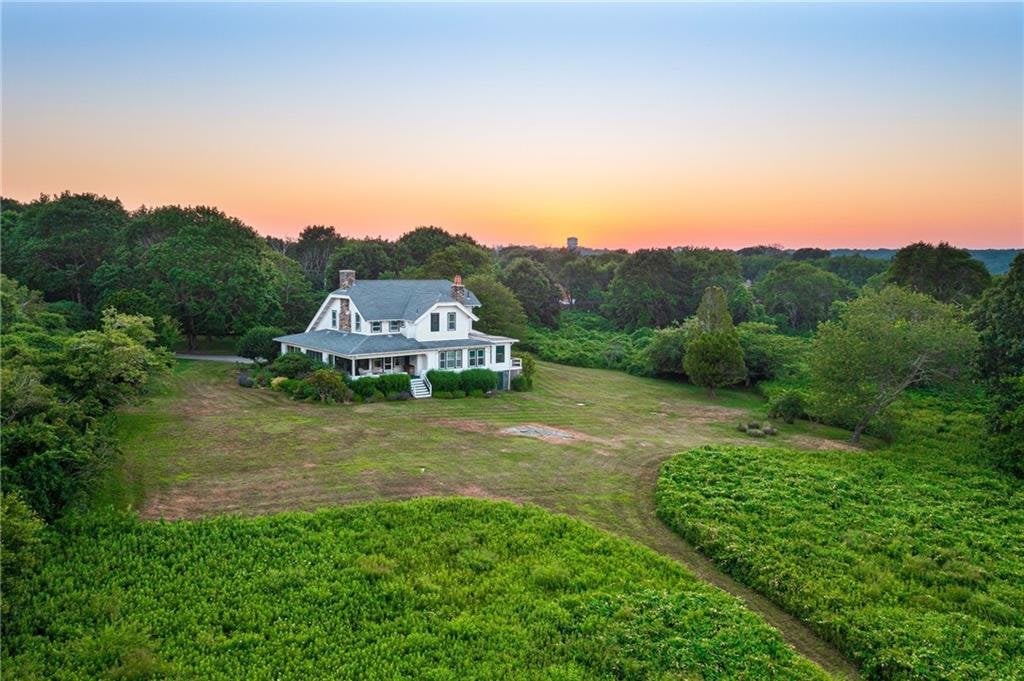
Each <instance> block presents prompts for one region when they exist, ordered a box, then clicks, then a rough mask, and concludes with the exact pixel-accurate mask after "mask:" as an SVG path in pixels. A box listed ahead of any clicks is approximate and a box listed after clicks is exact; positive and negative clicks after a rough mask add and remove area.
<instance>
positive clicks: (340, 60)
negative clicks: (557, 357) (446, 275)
mask: <svg viewBox="0 0 1024 681" xmlns="http://www.w3.org/2000/svg"><path fill="white" fill-rule="evenodd" d="M2 11H3V79H4V80H3V106H4V121H3V133H4V138H3V152H4V179H3V191H4V193H5V195H11V196H15V197H17V198H30V197H32V196H35V195H37V194H38V193H40V192H55V191H60V190H62V189H65V188H67V189H72V190H77V191H95V192H98V193H104V194H108V195H117V196H120V197H121V198H122V199H123V200H124V201H125V202H126V204H129V205H130V206H134V205H138V204H141V203H146V204H150V205H152V204H157V203H168V202H174V203H212V204H215V205H218V206H220V207H222V208H223V209H224V210H226V211H228V212H230V213H232V214H235V215H238V216H240V217H242V218H243V219H245V220H247V221H248V222H250V223H251V224H253V226H255V227H257V228H258V229H260V230H261V231H265V232H273V233H294V232H297V231H298V230H299V229H301V227H302V226H303V225H304V224H307V223H311V222H316V223H330V224H336V225H337V226H338V227H339V228H342V229H343V230H345V231H349V232H351V233H384V234H391V233H393V232H400V231H402V230H404V229H407V228H408V227H410V226H412V225H415V224H420V223H440V224H444V225H446V226H450V227H452V228H453V229H458V230H460V231H461V230H468V231H471V232H474V233H476V234H478V235H480V236H481V238H484V239H485V240H488V241H494V242H500V241H505V240H508V239H507V238H506V236H507V235H509V233H510V232H515V233H517V234H523V235H525V236H524V237H523V238H522V239H521V240H532V241H535V242H543V241H552V242H557V241H559V240H560V238H561V235H562V234H563V233H564V232H567V231H572V232H575V233H578V234H579V235H580V236H581V237H582V238H584V239H585V240H589V242H590V243H594V244H600V245H609V246H615V245H626V246H636V245H664V244H668V243H696V244H705V243H707V244H715V245H742V244H744V243H749V242H755V241H759V240H764V239H772V240H774V241H781V242H785V243H787V244H788V245H801V244H804V243H812V242H813V243H818V244H825V245H835V246H842V245H879V246H881V245H898V244H899V243H900V242H903V241H906V240H911V239H917V238H925V239H930V240H937V239H940V238H945V239H948V240H951V241H954V242H959V243H963V244H965V245H972V246H978V245H983V244H982V242H983V241H984V242H985V243H986V244H991V245H1004V246H1011V245H1018V246H1019V245H1021V242H1022V241H1024V237H1022V235H1021V230H1022V214H1021V213H1022V210H1024V209H1022V208H1021V196H1020V189H1019V188H1020V186H1021V184H1024V177H1022V173H1024V171H1022V161H1021V153H1022V152H1021V148H1022V146H1024V140H1022V132H1021V126H1022V124H1021V120H1022V118H1024V108H1022V97H1024V84H1022V66H1021V64H1022V59H1024V57H1022V30H1024V29H1022V26H1024V13H1022V5H1021V4H998V5H980V4H971V5H955V4H941V5H922V4H894V5H886V4H849V5H805V4H788V5H768V4H763V5H741V4H734V5H696V4H685V5H666V4H658V5H581V4H559V5H544V4H530V5H294V4H289V5H272V4H261V5H252V4H225V5H206V4H203V5H199V4H193V5H186V4H175V5H130V4H107V5H56V4H54V5H40V4H9V3H5V4H4V5H3V10H2ZM773 237H777V238H773Z"/></svg>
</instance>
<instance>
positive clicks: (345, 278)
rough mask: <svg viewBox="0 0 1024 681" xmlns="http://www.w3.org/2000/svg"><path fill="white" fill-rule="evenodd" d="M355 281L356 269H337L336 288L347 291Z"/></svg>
mask: <svg viewBox="0 0 1024 681" xmlns="http://www.w3.org/2000/svg"><path fill="white" fill-rule="evenodd" d="M355 283H356V271H355V270H338V288H340V289H341V290H342V291H347V290H349V289H350V288H352V287H353V286H355Z"/></svg>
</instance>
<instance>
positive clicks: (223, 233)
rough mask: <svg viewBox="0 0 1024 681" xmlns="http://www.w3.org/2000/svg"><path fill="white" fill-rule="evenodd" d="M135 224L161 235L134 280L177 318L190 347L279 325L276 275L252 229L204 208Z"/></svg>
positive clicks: (156, 214) (152, 215)
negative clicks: (213, 338)
mask: <svg viewBox="0 0 1024 681" xmlns="http://www.w3.org/2000/svg"><path fill="white" fill-rule="evenodd" d="M133 222H141V223H146V225H147V226H148V230H147V231H149V232H151V233H158V234H161V235H166V238H163V239H162V240H160V241H158V242H156V243H154V244H153V245H152V246H150V247H149V248H148V249H146V250H145V251H143V253H142V255H141V261H140V263H139V266H138V268H137V270H136V275H135V276H136V277H137V278H138V280H139V281H140V285H141V286H142V287H143V288H144V290H145V291H146V292H147V293H148V294H149V295H150V296H152V297H153V298H154V299H157V300H161V301H163V303H164V304H165V305H167V306H168V308H169V309H170V311H171V314H173V316H174V317H175V318H177V319H178V320H179V322H180V323H181V326H182V331H183V333H184V334H185V338H186V339H187V340H188V343H189V347H191V348H194V347H196V342H197V339H198V337H199V336H200V335H201V334H205V335H217V336H220V335H237V334H240V333H243V332H245V331H246V330H247V329H249V328H251V327H253V326H256V325H257V324H260V323H268V322H269V323H276V322H278V321H279V320H280V319H281V317H282V315H283V311H282V307H281V300H280V299H279V291H278V289H277V285H278V283H279V281H280V279H279V277H280V276H281V275H280V272H279V270H278V269H277V268H276V267H275V264H274V262H273V261H272V259H271V255H272V253H271V251H270V250H269V249H268V247H267V246H266V244H265V243H264V242H263V240H262V239H261V238H260V237H259V236H258V235H257V234H256V232H255V231H253V229H252V228H251V227H248V226H246V225H244V224H242V223H241V222H240V221H238V220H237V219H235V218H231V217H228V216H226V215H225V214H224V213H222V212H220V211H219V210H216V209H214V208H203V207H199V208H180V207H177V206H166V207H163V208H158V209H155V210H151V211H143V212H141V213H140V214H139V215H138V216H136V218H135V220H134V221H133ZM136 227H137V228H140V229H141V228H142V226H139V225H136Z"/></svg>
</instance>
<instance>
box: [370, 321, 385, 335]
mask: <svg viewBox="0 0 1024 681" xmlns="http://www.w3.org/2000/svg"><path fill="white" fill-rule="evenodd" d="M382 329H383V326H382V324H381V322H370V333H380V332H381V330H382Z"/></svg>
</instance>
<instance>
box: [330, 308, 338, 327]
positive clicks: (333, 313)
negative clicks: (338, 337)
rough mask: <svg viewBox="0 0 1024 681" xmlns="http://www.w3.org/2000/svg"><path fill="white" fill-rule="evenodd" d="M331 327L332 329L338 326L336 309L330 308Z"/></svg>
mask: <svg viewBox="0 0 1024 681" xmlns="http://www.w3.org/2000/svg"><path fill="white" fill-rule="evenodd" d="M331 328H332V329H336V328H338V311H337V310H331Z"/></svg>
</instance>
